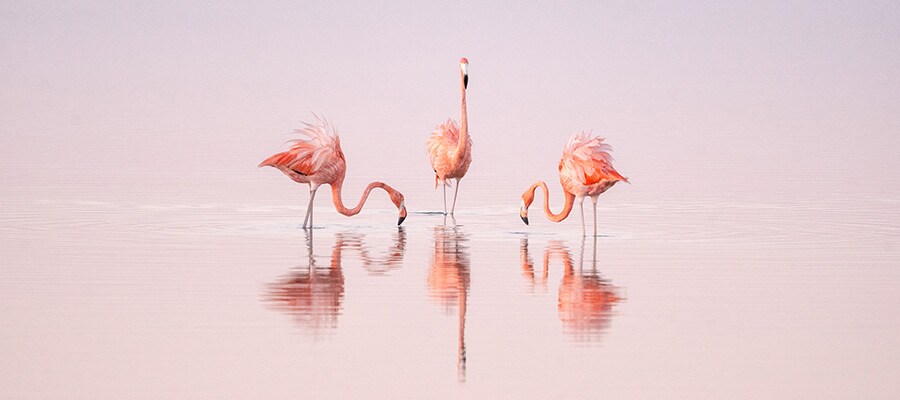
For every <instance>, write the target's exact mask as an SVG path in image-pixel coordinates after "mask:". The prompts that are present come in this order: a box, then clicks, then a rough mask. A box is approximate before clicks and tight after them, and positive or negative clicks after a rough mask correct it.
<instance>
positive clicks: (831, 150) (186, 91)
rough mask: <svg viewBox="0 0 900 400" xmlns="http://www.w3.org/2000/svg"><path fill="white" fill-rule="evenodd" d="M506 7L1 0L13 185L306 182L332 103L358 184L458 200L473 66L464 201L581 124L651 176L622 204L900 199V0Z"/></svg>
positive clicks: (636, 178)
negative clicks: (290, 164) (317, 134)
mask: <svg viewBox="0 0 900 400" xmlns="http://www.w3.org/2000/svg"><path fill="white" fill-rule="evenodd" d="M504 4H505V3H504ZM504 4H499V3H498V4H494V5H486V4H483V3H482V2H459V3H453V4H441V5H439V4H427V5H423V4H419V2H409V3H400V2H382V3H379V2H357V3H349V2H348V3H342V4H335V3H333V2H322V3H310V2H283V3H279V4H267V5H243V4H228V3H226V2H212V3H208V4H202V5H198V4H181V3H177V2H173V3H171V4H168V5H133V4H132V5H123V4H119V3H116V2H110V3H92V4H83V2H76V3H70V4H64V5H56V4H34V2H19V1H12V2H10V1H4V2H3V3H2V4H0V110H2V113H0V180H2V181H3V182H4V185H2V187H3V189H0V190H4V191H6V190H12V189H10V187H13V186H15V185H16V184H22V183H24V182H32V183H33V182H39V183H41V184H47V185H49V186H51V187H52V186H54V185H57V184H59V183H64V184H65V185H69V189H65V190H72V191H77V190H81V189H84V188H91V189H97V188H98V187H101V186H104V185H109V186H110V187H111V189H110V190H111V191H115V190H116V189H115V188H116V187H118V186H117V185H120V184H124V183H125V182H128V181H129V180H130V181H132V182H139V183H140V185H143V187H142V188H141V189H133V188H131V186H129V188H130V189H127V190H145V191H147V192H148V193H159V192H172V191H173V190H172V189H171V187H172V185H176V184H179V183H180V184H185V185H189V184H191V183H192V182H202V183H205V184H208V185H211V186H217V187H220V189H216V190H221V192H219V194H220V195H221V196H222V197H231V198H242V197H244V198H250V197H252V196H256V195H258V193H260V192H261V191H270V193H272V195H273V196H275V197H276V198H277V197H280V196H284V195H289V194H295V193H296V191H297V190H298V189H297V188H296V187H292V186H290V185H289V182H287V181H284V180H283V179H284V178H283V177H280V176H277V174H276V173H275V172H274V171H260V170H257V169H256V168H255V165H256V163H258V162H259V160H261V159H263V158H264V157H265V156H267V155H269V154H271V153H272V152H274V151H276V150H278V149H279V145H280V144H281V143H283V142H284V141H285V140H287V139H288V138H289V137H290V136H289V135H288V134H289V132H290V131H291V130H292V129H293V128H294V127H296V126H298V124H299V121H300V120H301V119H309V118H310V112H318V113H321V114H324V115H325V116H327V117H328V118H330V119H331V120H332V121H333V122H334V123H335V124H336V125H337V126H338V128H339V129H340V131H341V133H342V136H343V140H342V142H343V145H344V150H345V152H346V153H347V156H348V159H349V162H348V164H349V165H348V168H349V170H348V187H350V188H357V189H351V190H359V189H361V188H362V186H363V185H364V184H365V183H366V182H367V181H369V180H372V179H381V180H385V181H388V182H391V181H395V182H397V181H399V182H405V183H404V184H403V185H400V186H401V189H403V190H404V191H406V192H407V193H408V194H407V197H410V193H412V194H414V197H420V201H419V203H418V204H420V205H421V206H422V207H431V208H434V207H438V206H439V205H440V200H439V196H437V195H436V194H434V193H433V189H432V185H433V176H431V175H430V169H429V166H428V164H427V158H426V156H425V153H424V142H425V139H426V137H427V134H428V132H430V130H431V129H432V128H433V127H434V126H435V125H436V124H438V123H439V122H441V121H443V120H445V119H446V118H448V117H453V118H454V119H457V118H458V102H459V93H458V90H457V88H458V82H457V79H458V75H457V65H456V62H457V60H458V59H459V57H461V56H466V57H468V58H469V60H470V62H471V68H470V84H469V118H470V124H471V130H472V138H473V140H474V142H475V151H474V159H475V161H474V162H473V164H472V168H471V170H470V172H469V175H470V176H469V178H467V180H466V181H464V185H465V186H463V187H466V188H468V189H469V190H470V191H473V192H474V191H478V190H482V191H483V192H484V193H485V196H481V197H478V198H477V199H476V198H475V197H476V196H474V195H469V198H470V199H471V202H467V203H461V205H462V206H466V205H475V204H479V201H482V202H490V203H494V202H505V201H507V200H506V199H511V201H512V202H513V203H516V202H517V200H515V198H516V197H517V196H518V194H519V193H520V192H521V190H523V189H524V188H525V187H526V186H527V185H528V184H529V183H530V182H531V181H533V180H535V179H538V178H540V179H545V180H548V181H551V182H553V183H555V181H556V176H555V174H556V168H555V167H556V163H557V160H558V158H559V155H560V151H561V148H562V145H563V143H564V141H565V139H566V138H567V137H568V136H569V135H571V134H572V133H574V132H576V131H579V130H583V129H584V130H591V129H592V130H594V131H595V132H599V133H603V134H604V135H605V136H606V137H607V138H608V140H609V142H610V144H612V146H613V147H614V149H615V153H614V155H615V156H616V165H617V168H618V169H619V170H620V171H621V172H622V173H623V174H624V175H626V176H628V177H629V178H631V180H632V182H633V183H634V184H633V185H631V186H630V187H628V188H627V190H624V189H621V188H616V189H615V190H614V191H611V192H610V193H609V196H608V197H610V199H609V201H613V202H615V201H629V202H652V201H654V200H653V198H654V197H657V196H659V195H672V196H680V197H683V196H693V195H695V194H696V195H699V196H702V195H711V196H725V197H728V196H737V197H741V196H744V195H746V194H747V193H752V192H760V193H761V194H762V195H763V196H766V197H767V198H768V197H791V196H794V195H797V194H804V193H805V194H808V193H809V192H811V191H812V192H825V193H827V192H830V191H832V190H836V189H837V190H847V191H865V192H871V193H881V192H889V193H896V192H897V191H898V190H900V188H898V183H897V182H898V173H897V172H896V171H897V170H900V162H898V157H897V156H896V149H897V148H898V147H900V135H898V133H900V132H898V128H900V90H897V88H898V87H900V56H898V54H900V52H898V50H900V20H898V19H900V18H898V16H900V3H897V2H864V3H855V2H847V3H831V2H829V3H823V2H819V1H814V2H805V3H801V2H790V3H788V4H785V3H783V2H773V3H765V4H759V3H758V2H747V3H728V4H723V3H722V2H709V3H700V2H691V3H690V4H670V3H647V4H632V3H630V2H604V3H597V2H577V3H576V2H572V3H567V4H548V5H546V6H526V5H517V6H515V7H508V6H506V5H504ZM488 183H497V184H498V185H500V187H499V189H496V190H494V189H493V188H489V187H488V186H487V184H488ZM488 189H490V190H488ZM814 189H815V190H814ZM41 190H43V189H41ZM48 190H49V189H48ZM616 191H618V192H616ZM470 193H472V192H470ZM8 194H9V193H8ZM176 196H177V195H176ZM492 196H493V197H492ZM617 196H618V197H617ZM297 201H298V202H302V200H301V199H299V198H298V199H297Z"/></svg>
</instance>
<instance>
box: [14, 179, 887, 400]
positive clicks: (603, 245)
mask: <svg viewBox="0 0 900 400" xmlns="http://www.w3.org/2000/svg"><path fill="white" fill-rule="evenodd" d="M300 203H302V202H299V201H298V204H300ZM323 203H324V201H323ZM323 205H324V204H320V206H321V207H319V208H317V210H316V222H317V224H318V226H317V228H316V229H314V230H312V231H311V232H305V231H303V230H301V229H300V228H299V225H300V223H301V217H302V214H303V210H302V208H301V207H294V206H278V205H267V204H253V203H246V204H239V203H222V202H220V203H194V204H187V203H185V204H165V203H146V202H140V201H124V200H123V201H119V202H107V201H97V200H91V201H87V200H85V201H79V200H71V199H69V200H60V199H58V198H56V199H54V198H53V197H52V196H51V197H45V198H41V197H40V196H32V195H17V196H7V197H6V198H5V199H4V202H3V203H2V204H0V247H2V249H3V250H2V253H0V255H2V263H3V268H2V269H0V275H2V276H0V324H2V326H3V329H2V332H0V354H2V355H3V357H2V358H0V387H2V388H3V389H2V392H3V396H2V397H10V398H26V397H27V398H59V397H65V398H121V397H128V398H158V397H167V398H221V397H239V398H247V397H259V395H260V394H264V395H266V396H268V397H273V398H294V397H298V396H302V397H312V398H334V397H348V398H361V397H365V398H421V397H455V396H459V395H475V396H478V397H486V396H499V397H508V398H522V397H549V398H570V397H597V396H603V395H611V396H614V397H620V398H621V397H624V398H646V397H697V396H707V397H728V398H817V397H822V396H827V397H854V398H860V397H864V398H891V397H894V396H895V395H896V394H897V393H898V390H900V388H898V386H897V383H896V372H897V371H898V361H897V360H898V359H900V340H898V336H897V332H898V328H900V322H898V318H897V317H896V310H894V309H893V306H895V305H897V304H900V301H898V300H900V298H898V294H897V291H896V286H897V284H898V283H900V269H898V268H897V267H898V264H897V260H898V259H900V257H898V256H900V241H898V238H900V201H898V200H896V199H895V198H881V197H878V196H862V195H859V196H854V197H837V198H831V199H827V200H821V201H819V202H808V201H804V202H800V201H797V202H781V203H773V202H759V203H751V202H741V201H706V202H693V203H677V202H669V203H666V204H643V205H641V204H636V205H627V206H625V205H615V206H602V203H601V207H600V210H599V215H600V217H599V220H600V222H601V223H600V235H599V236H598V237H596V238H592V237H589V238H584V239H583V238H581V237H580V234H579V233H580V232H579V231H580V227H579V226H578V223H577V221H566V222H564V223H562V224H551V223H548V222H546V221H545V220H542V219H541V218H539V217H540V214H539V213H537V211H533V214H532V217H531V219H532V221H533V223H532V225H531V226H525V225H523V224H522V223H521V222H520V221H519V220H518V213H517V212H518V210H517V207H514V206H513V207H506V206H503V207H481V208H471V209H469V208H464V207H463V208H461V209H460V210H459V211H458V215H457V218H456V219H455V220H454V219H452V218H451V219H445V217H444V216H442V215H440V214H436V213H434V212H430V211H427V210H426V211H421V212H412V211H411V213H410V216H409V218H408V219H407V221H406V223H405V224H404V226H403V227H402V228H399V229H398V228H396V227H395V226H393V223H394V221H395V218H396V216H395V213H396V212H395V211H391V210H387V209H383V210H379V209H373V210H369V211H365V212H363V213H362V214H361V215H359V216H357V217H354V218H349V219H348V218H344V217H341V216H338V215H336V214H335V213H334V212H333V211H332V210H330V209H329V208H328V207H327V206H323ZM588 215H589V214H588ZM588 219H590V218H588Z"/></svg>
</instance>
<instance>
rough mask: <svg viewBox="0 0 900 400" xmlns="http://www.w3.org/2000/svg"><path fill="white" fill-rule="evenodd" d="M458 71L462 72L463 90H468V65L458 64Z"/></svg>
mask: <svg viewBox="0 0 900 400" xmlns="http://www.w3.org/2000/svg"><path fill="white" fill-rule="evenodd" d="M459 68H460V70H462V74H463V89H468V88H469V64H460V65H459Z"/></svg>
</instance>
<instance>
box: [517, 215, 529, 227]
mask: <svg viewBox="0 0 900 400" xmlns="http://www.w3.org/2000/svg"><path fill="white" fill-rule="evenodd" d="M519 218H522V222H524V223H525V225H528V217H523V216H521V215H520V216H519Z"/></svg>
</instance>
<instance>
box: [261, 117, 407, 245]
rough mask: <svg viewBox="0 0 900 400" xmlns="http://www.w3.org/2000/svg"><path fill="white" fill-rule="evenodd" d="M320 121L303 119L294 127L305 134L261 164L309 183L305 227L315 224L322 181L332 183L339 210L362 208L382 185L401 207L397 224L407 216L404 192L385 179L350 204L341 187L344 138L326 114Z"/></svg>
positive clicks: (349, 213) (351, 211)
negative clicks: (300, 125)
mask: <svg viewBox="0 0 900 400" xmlns="http://www.w3.org/2000/svg"><path fill="white" fill-rule="evenodd" d="M316 120H317V123H316V124H310V123H307V122H303V125H304V126H305V127H304V128H301V129H296V130H294V132H295V133H297V134H299V135H300V136H302V137H301V138H299V139H294V140H291V141H289V142H288V143H293V145H292V146H291V148H290V149H289V150H288V151H285V152H281V153H278V154H275V155H273V156H271V157H269V158H267V159H266V160H265V161H263V162H261V163H260V164H259V167H267V166H268V167H274V168H277V169H278V170H280V171H281V172H283V173H284V174H285V175H287V176H288V177H289V178H291V179H293V180H294V182H297V183H305V184H308V185H309V205H308V206H307V207H306V217H305V218H304V219H303V229H307V222H309V229H312V226H313V200H314V199H315V198H316V190H318V189H319V186H321V185H323V184H328V185H331V199H332V201H333V202H334V208H335V209H336V210H337V212H339V213H341V214H343V215H346V216H348V217H349V216H352V215H356V214H358V213H359V211H360V210H362V207H363V205H364V204H365V203H366V199H367V198H368V197H369V192H371V191H372V189H375V188H379V189H383V190H384V191H385V192H387V193H388V196H390V198H391V202H393V203H394V205H395V206H396V207H397V209H398V210H400V218H399V219H398V220H397V225H398V226H399V225H400V224H402V223H403V220H404V219H406V205H405V204H404V201H403V194H401V193H400V192H398V191H397V190H395V189H394V188H392V187H390V186H388V185H387V184H385V183H383V182H372V183H370V184H369V185H368V186H366V189H365V190H364V191H363V194H362V198H360V199H359V203H358V204H357V205H356V207H353V208H347V207H345V206H344V201H343V200H342V199H341V187H342V186H343V185H344V174H346V172H347V164H346V161H345V159H344V152H343V151H341V140H340V137H338V134H337V131H336V130H335V128H334V126H333V125H331V124H329V123H328V121H326V120H325V119H323V118H320V117H318V116H316Z"/></svg>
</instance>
